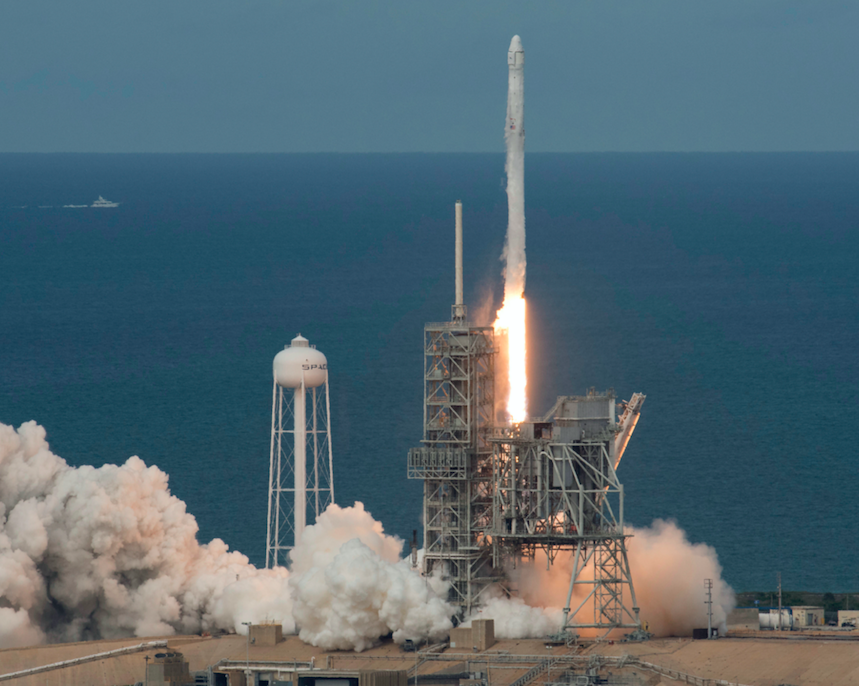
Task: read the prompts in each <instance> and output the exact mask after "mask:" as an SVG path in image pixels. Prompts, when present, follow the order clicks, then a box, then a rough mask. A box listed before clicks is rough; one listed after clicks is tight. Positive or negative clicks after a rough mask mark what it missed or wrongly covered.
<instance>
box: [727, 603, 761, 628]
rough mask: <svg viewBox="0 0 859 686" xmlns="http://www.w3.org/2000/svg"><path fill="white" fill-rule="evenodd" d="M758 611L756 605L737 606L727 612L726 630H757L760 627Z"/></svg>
mask: <svg viewBox="0 0 859 686" xmlns="http://www.w3.org/2000/svg"><path fill="white" fill-rule="evenodd" d="M759 615H760V613H759V612H758V608H756V607H738V608H734V609H733V610H731V612H730V613H729V614H728V622H727V623H728V631H730V630H731V629H733V630H734V631H742V630H746V631H757V630H758V629H760V628H761V620H760V617H759Z"/></svg>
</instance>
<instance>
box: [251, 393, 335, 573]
mask: <svg viewBox="0 0 859 686" xmlns="http://www.w3.org/2000/svg"><path fill="white" fill-rule="evenodd" d="M271 405H272V407H271V457H270V460H269V487H268V527H267V533H266V551H265V566H266V568H271V567H286V566H288V562H289V560H288V555H289V551H290V550H292V549H293V548H294V547H295V544H296V540H295V533H296V517H295V514H296V505H298V507H299V508H303V509H304V515H305V516H304V517H300V518H299V521H301V522H304V520H305V519H306V515H307V513H308V512H309V513H310V514H311V516H312V517H313V518H314V521H315V519H316V518H317V517H319V515H320V513H322V512H323V511H324V510H325V508H326V507H328V505H329V504H330V503H333V502H334V468H333V455H332V450H331V421H330V417H331V403H330V399H329V395H328V382H327V381H326V382H325V383H324V384H323V385H322V386H320V387H318V388H305V387H304V384H303V383H302V385H301V387H300V388H296V389H291V388H282V387H281V386H279V385H278V384H277V381H275V382H274V387H273V390H272V400H271ZM302 426H303V427H304V430H303V431H302ZM296 444H298V445H299V450H298V451H297V450H296ZM296 470H297V471H298V476H297V477H296ZM301 484H304V488H302V487H301ZM296 486H298V488H296ZM302 526H303V525H302Z"/></svg>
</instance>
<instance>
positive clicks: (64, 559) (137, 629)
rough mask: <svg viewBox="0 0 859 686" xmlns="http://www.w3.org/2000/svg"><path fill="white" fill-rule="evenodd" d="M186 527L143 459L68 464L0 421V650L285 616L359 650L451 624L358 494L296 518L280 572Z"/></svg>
mask: <svg viewBox="0 0 859 686" xmlns="http://www.w3.org/2000/svg"><path fill="white" fill-rule="evenodd" d="M197 530H198V527H197V522H196V520H195V519H194V517H193V516H192V515H190V514H188V512H186V510H185V504H184V503H183V502H182V501H181V500H179V499H178V498H176V497H175V496H173V495H171V494H170V491H169V489H168V478H167V475H166V474H165V473H164V472H162V471H161V470H160V469H158V468H157V467H154V466H153V467H147V466H146V465H145V464H144V462H143V461H142V460H141V459H140V458H138V457H131V458H129V459H128V460H127V461H126V462H125V464H123V465H120V466H117V465H105V466H103V467H99V468H98V469H96V468H94V467H78V468H74V467H70V466H69V465H68V464H67V463H66V462H65V460H63V459H62V458H60V457H58V456H57V455H54V454H53V453H52V452H51V451H50V449H49V446H48V443H47V441H46V440H45V430H44V428H42V427H41V426H39V425H37V424H36V423H35V422H26V423H25V424H23V425H22V426H21V427H20V428H19V429H18V430H17V431H16V430H15V429H14V428H13V427H11V426H6V425H4V424H0V648H9V647H18V646H22V645H32V644H35V643H41V642H46V641H48V642H68V641H80V640H89V639H96V638H114V637H123V636H141V637H143V636H153V635H171V634H175V633H196V632H200V631H218V630H225V631H236V632H239V633H244V632H245V631H246V629H245V627H244V626H242V622H260V621H263V620H274V621H279V622H281V623H282V624H283V627H284V630H285V631H286V632H287V633H294V632H295V630H296V622H298V624H299V628H300V629H301V636H302V638H303V639H304V640H306V641H308V642H310V643H313V644H314V645H320V646H326V647H339V648H344V649H347V648H353V649H356V650H362V649H364V648H366V647H368V646H370V645H372V644H373V643H374V642H375V641H376V640H377V639H378V638H379V637H380V636H383V635H385V634H388V633H390V632H394V637H395V640H399V641H402V640H405V639H406V638H411V639H419V638H425V637H440V636H441V635H443V634H444V633H445V632H446V631H447V630H448V629H449V628H450V626H451V623H450V616H451V615H452V614H453V609H452V608H450V607H449V606H448V605H447V603H445V602H444V601H442V600H441V599H440V598H439V597H438V596H437V595H436V594H435V593H434V592H433V585H432V584H428V583H427V581H425V580H423V579H422V578H421V577H420V576H418V575H417V574H415V573H413V572H412V571H411V570H410V569H409V567H408V563H402V562H400V559H399V557H400V552H401V550H402V546H403V542H402V541H401V540H400V539H398V538H395V537H392V536H388V535H386V534H385V533H384V530H383V528H382V525H381V524H380V523H379V522H377V521H375V520H374V519H373V518H372V517H371V516H370V514H369V513H367V512H366V511H365V510H364V506H363V505H362V504H361V503H356V505H355V506H354V507H347V508H341V507H338V506H336V505H332V506H331V507H329V509H328V510H326V512H325V513H323V514H322V515H320V517H319V519H318V521H317V523H316V524H315V525H314V526H310V527H307V528H306V529H305V531H304V535H303V537H302V539H301V540H300V542H299V545H298V547H297V548H296V549H295V550H294V551H293V554H292V555H293V571H292V574H290V572H288V571H287V570H286V569H283V568H275V569H257V568H256V567H254V566H253V565H251V564H250V563H249V561H248V558H247V557H245V556H244V555H242V554H241V553H239V552H233V551H230V550H229V549H228V547H227V545H226V544H225V543H224V542H223V541H221V540H219V539H215V540H213V541H211V542H210V543H207V544H200V543H198V542H197V538H196V536H197ZM343 618H346V619H347V620H348V621H345V622H341V620H342V619H343Z"/></svg>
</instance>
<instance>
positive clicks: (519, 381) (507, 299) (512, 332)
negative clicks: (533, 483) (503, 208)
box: [495, 36, 527, 422]
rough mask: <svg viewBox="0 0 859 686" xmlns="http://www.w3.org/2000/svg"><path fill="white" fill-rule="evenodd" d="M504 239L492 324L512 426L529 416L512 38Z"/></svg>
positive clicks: (518, 71) (519, 94)
mask: <svg viewBox="0 0 859 686" xmlns="http://www.w3.org/2000/svg"><path fill="white" fill-rule="evenodd" d="M507 63H508V84H507V120H506V123H505V126H504V139H505V142H506V144H507V161H506V163H505V171H506V172H507V237H506V239H505V243H504V252H503V254H502V256H501V257H502V259H503V260H504V303H503V305H502V307H501V309H500V310H499V311H498V317H497V319H496V321H495V330H496V332H502V331H504V332H506V333H507V358H508V384H509V397H508V401H507V412H508V414H509V415H510V418H511V419H512V421H514V422H521V421H523V420H524V419H525V417H526V416H527V402H526V397H525V389H526V386H527V377H526V370H525V359H526V354H527V350H526V332H525V299H524V294H525V114H524V112H525V109H524V108H525V81H524V64H525V53H524V51H523V50H522V41H521V40H520V39H519V36H513V40H511V41H510V48H509V51H508V53H507Z"/></svg>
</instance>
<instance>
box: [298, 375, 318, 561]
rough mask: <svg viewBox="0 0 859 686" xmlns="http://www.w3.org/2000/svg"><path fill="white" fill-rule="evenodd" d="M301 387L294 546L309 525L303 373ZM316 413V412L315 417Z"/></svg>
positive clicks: (299, 393)
mask: <svg viewBox="0 0 859 686" xmlns="http://www.w3.org/2000/svg"><path fill="white" fill-rule="evenodd" d="M301 376H302V378H301V385H300V386H299V387H298V388H296V389H295V403H294V404H293V408H294V412H293V414H294V419H295V423H294V425H293V427H294V433H293V436H294V437H295V441H294V450H295V464H294V466H293V476H294V477H295V482H294V487H295V510H294V516H295V524H294V536H295V538H294V541H295V542H294V545H298V542H299V541H300V540H301V535H302V534H303V533H304V528H305V526H306V525H307V471H306V470H307V414H306V413H307V406H306V404H305V403H306V402H307V401H306V398H305V396H306V391H305V388H304V374H303V373H302V375H301ZM315 416H316V413H315V412H314V417H315Z"/></svg>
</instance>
